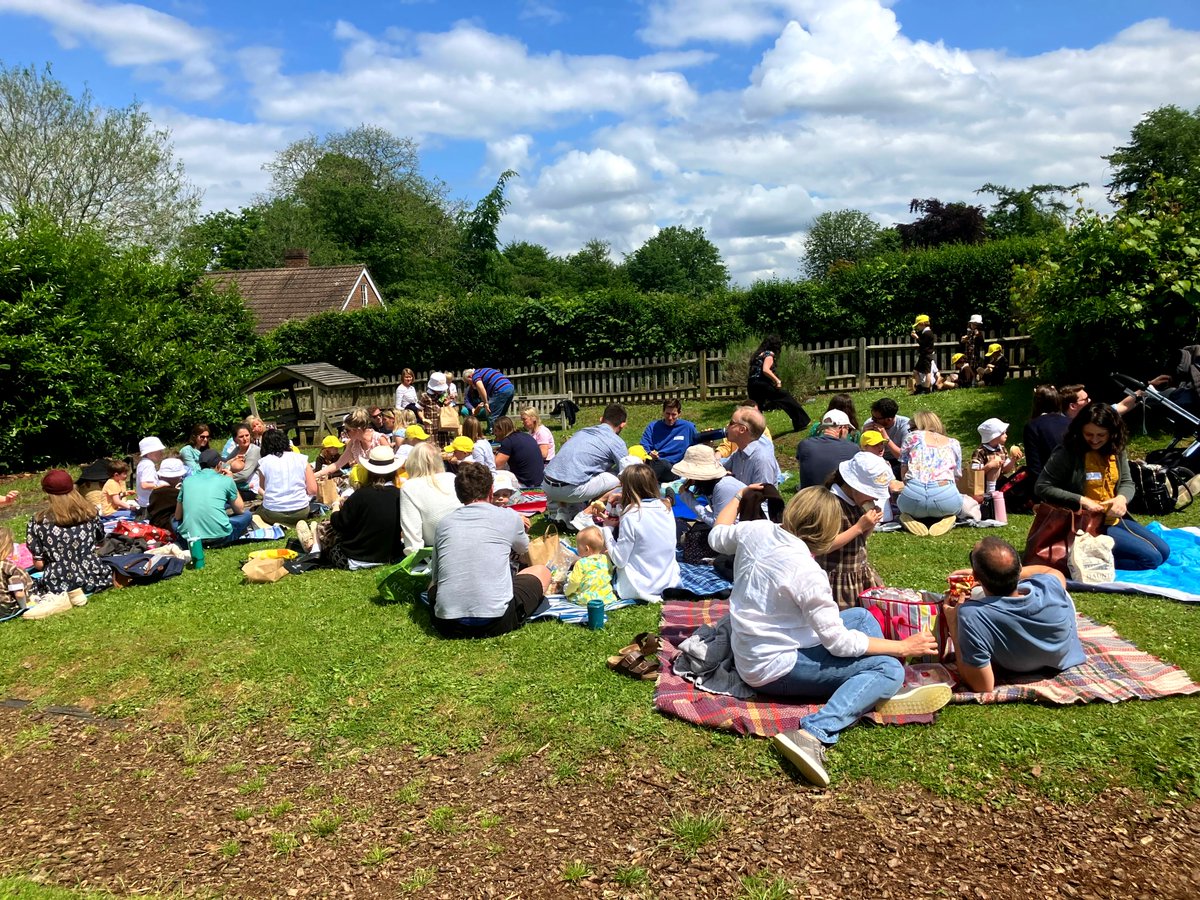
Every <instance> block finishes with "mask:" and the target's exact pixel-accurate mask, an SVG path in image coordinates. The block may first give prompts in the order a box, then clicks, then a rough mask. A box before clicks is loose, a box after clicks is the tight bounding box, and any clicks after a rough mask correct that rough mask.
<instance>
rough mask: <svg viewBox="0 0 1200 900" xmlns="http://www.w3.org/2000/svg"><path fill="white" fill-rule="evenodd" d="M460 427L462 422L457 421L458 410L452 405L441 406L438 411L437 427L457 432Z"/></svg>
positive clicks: (441, 429)
mask: <svg viewBox="0 0 1200 900" xmlns="http://www.w3.org/2000/svg"><path fill="white" fill-rule="evenodd" d="M461 427H462V424H461V423H460V422H459V421H458V410H457V409H455V408H454V407H453V406H443V407H442V408H441V410H440V411H439V412H438V429H439V430H440V431H453V432H456V433H457V432H458V430H459V429H460V428H461Z"/></svg>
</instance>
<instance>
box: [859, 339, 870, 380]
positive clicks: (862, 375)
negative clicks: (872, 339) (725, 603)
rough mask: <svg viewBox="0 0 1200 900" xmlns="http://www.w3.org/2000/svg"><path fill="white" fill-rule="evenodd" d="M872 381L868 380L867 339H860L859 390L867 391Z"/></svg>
mask: <svg viewBox="0 0 1200 900" xmlns="http://www.w3.org/2000/svg"><path fill="white" fill-rule="evenodd" d="M869 383H870V379H869V378H867V339H866V338H865V337H860V338H859V339H858V389H859V390H860V391H865V390H866V389H867V386H868V384H869Z"/></svg>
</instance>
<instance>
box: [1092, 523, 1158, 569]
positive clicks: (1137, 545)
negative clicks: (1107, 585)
mask: <svg viewBox="0 0 1200 900" xmlns="http://www.w3.org/2000/svg"><path fill="white" fill-rule="evenodd" d="M1105 534H1107V535H1108V536H1109V537H1110V538H1112V539H1113V561H1114V562H1115V563H1116V564H1117V568H1118V569H1124V570H1126V571H1127V572H1129V571H1134V572H1136V571H1141V570H1143V569H1157V568H1158V567H1159V566H1161V565H1162V564H1163V563H1164V562H1166V560H1167V557H1168V556H1170V555H1171V548H1170V547H1169V546H1167V542H1166V541H1164V540H1163V539H1162V538H1160V537H1159V536H1158V535H1156V534H1154V533H1153V532H1152V531H1150V530H1149V529H1148V528H1146V526H1145V525H1141V524H1139V523H1138V522H1136V521H1135V520H1133V519H1131V518H1130V517H1129V516H1126V517H1125V518H1123V519H1121V521H1119V522H1118V523H1117V524H1116V525H1109V526H1108V531H1106V532H1105Z"/></svg>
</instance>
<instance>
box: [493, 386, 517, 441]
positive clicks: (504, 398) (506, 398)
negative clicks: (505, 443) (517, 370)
mask: <svg viewBox="0 0 1200 900" xmlns="http://www.w3.org/2000/svg"><path fill="white" fill-rule="evenodd" d="M516 392H517V389H516V388H515V387H508V388H501V389H500V390H498V391H496V392H495V393H492V394H488V428H489V429H490V430H491V431H495V430H496V420H497V419H498V418H500V417H501V416H503V415H507V414H508V407H509V405H510V404H511V403H512V401H513V395H514V394H516Z"/></svg>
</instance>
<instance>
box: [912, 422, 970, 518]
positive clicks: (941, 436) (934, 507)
mask: <svg viewBox="0 0 1200 900" xmlns="http://www.w3.org/2000/svg"><path fill="white" fill-rule="evenodd" d="M959 475H962V447H961V446H960V445H959V443H958V441H956V440H955V439H954V438H952V437H948V436H947V435H946V428H945V426H944V425H942V420H941V419H940V418H938V416H937V413H933V412H930V411H929V410H921V411H920V412H918V413H915V414H914V415H913V417H912V422H911V424H910V426H909V433H908V437H907V438H905V440H904V446H903V447H901V448H900V479H901V481H903V482H904V490H902V491H901V492H900V496H899V497H897V498H896V505H897V506H899V507H900V524H902V525H903V526H904V527H905V528H906V529H908V530H909V531H911V532H912V533H913V534H917V535H921V536H928V535H933V536H937V535H941V534H945V533H946V532H947V531H949V530H950V529H951V528H953V527H954V522H955V519H956V517H957V516H958V513H959V511H960V510H961V509H962V505H963V501H962V494H960V493H959V492H958V485H957V483H956V482H955V479H956V478H957V477H958V476H959Z"/></svg>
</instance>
